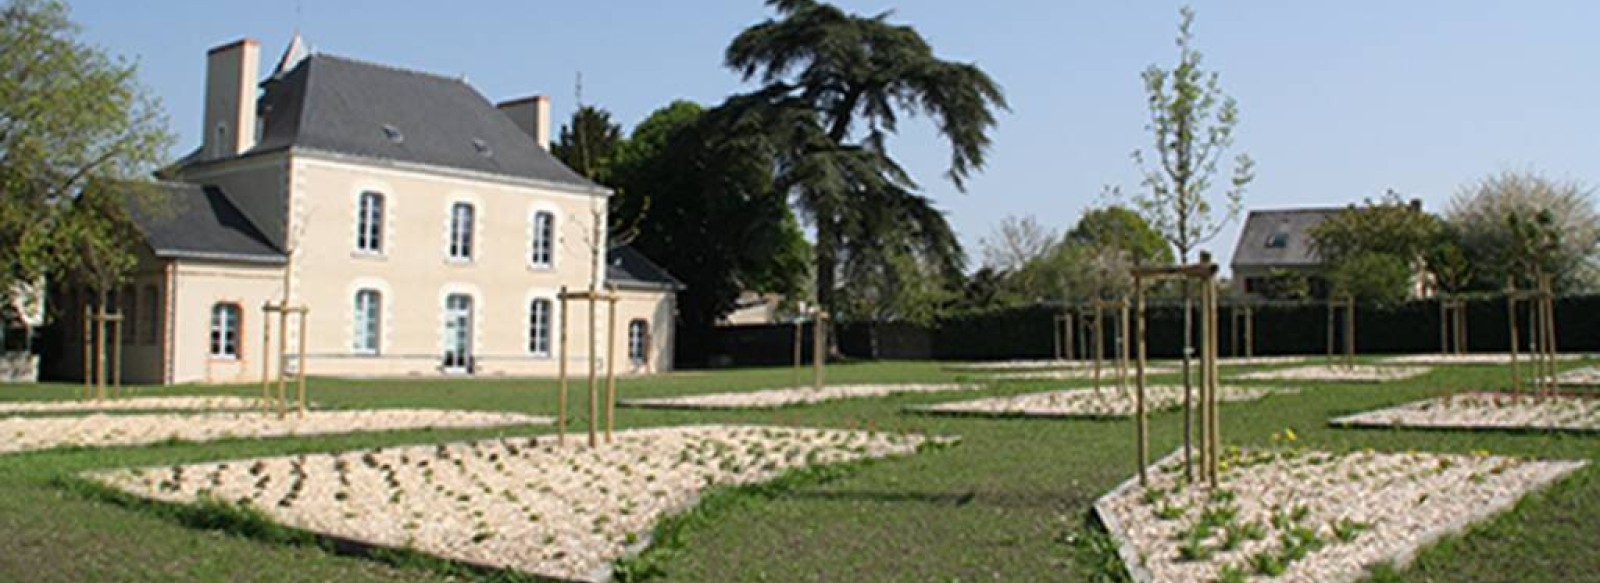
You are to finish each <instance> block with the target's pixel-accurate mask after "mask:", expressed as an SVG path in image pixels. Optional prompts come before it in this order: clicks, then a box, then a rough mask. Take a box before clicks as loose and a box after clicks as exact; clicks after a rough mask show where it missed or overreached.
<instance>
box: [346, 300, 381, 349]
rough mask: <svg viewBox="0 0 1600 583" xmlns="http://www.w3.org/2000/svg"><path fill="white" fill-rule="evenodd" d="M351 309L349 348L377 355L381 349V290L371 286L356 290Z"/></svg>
mask: <svg viewBox="0 0 1600 583" xmlns="http://www.w3.org/2000/svg"><path fill="white" fill-rule="evenodd" d="M351 309H352V310H353V312H352V313H351V319H350V321H351V324H352V328H351V332H352V334H351V342H350V348H351V350H354V351H355V353H356V354H363V355H372V356H376V355H378V354H379V353H381V352H382V351H383V292H381V291H378V290H375V289H372V288H362V289H360V290H356V295H355V301H354V304H353V305H352V306H351Z"/></svg>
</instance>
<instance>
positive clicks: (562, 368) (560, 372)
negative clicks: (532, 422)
mask: <svg viewBox="0 0 1600 583" xmlns="http://www.w3.org/2000/svg"><path fill="white" fill-rule="evenodd" d="M556 297H557V298H558V300H559V301H560V302H561V341H560V347H561V356H560V358H557V359H556V370H557V372H556V379H557V380H556V394H557V397H556V400H557V405H556V408H557V410H556V442H557V443H560V444H561V445H566V443H567V286H561V292H560V293H558V294H557V295H556Z"/></svg>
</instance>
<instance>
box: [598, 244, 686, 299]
mask: <svg viewBox="0 0 1600 583" xmlns="http://www.w3.org/2000/svg"><path fill="white" fill-rule="evenodd" d="M606 281H607V282H609V283H614V284H617V287H624V288H636V289H659V290H670V291H678V290H682V289H684V288H685V286H684V285H683V282H681V281H678V278H675V277H672V274H670V273H667V270H665V269H662V268H661V266H660V265H656V263H655V262H654V261H651V260H650V258H648V257H645V256H644V254H643V253H640V252H639V251H638V250H637V249H634V248H632V247H627V246H623V247H616V248H614V249H611V250H610V251H607V252H606Z"/></svg>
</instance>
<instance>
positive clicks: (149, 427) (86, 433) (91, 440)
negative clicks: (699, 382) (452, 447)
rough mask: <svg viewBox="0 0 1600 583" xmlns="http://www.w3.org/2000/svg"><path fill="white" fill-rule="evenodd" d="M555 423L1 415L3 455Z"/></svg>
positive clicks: (398, 415) (463, 414) (418, 416)
mask: <svg viewBox="0 0 1600 583" xmlns="http://www.w3.org/2000/svg"><path fill="white" fill-rule="evenodd" d="M551 422H552V420H551V419H550V418H549V417H535V416H531V415H519V414H514V413H491V412H479V411H450V410H441V409H368V410H357V411H310V412H307V413H306V415H305V418H303V419H302V418H300V417H298V416H296V415H295V414H293V413H290V414H289V416H288V417H286V418H284V419H279V418H278V416H277V415H275V414H263V413H208V414H195V415H179V414H153V415H88V416H83V417H6V418H0V454H5V453H15V452H21V451H33V450H41V449H53V448H57V447H70V446H77V447H109V446H119V445H143V444H150V443H158V442H161V441H166V440H168V439H179V440H184V441H212V440H217V439H234V438H244V437H284V436H293V435H319V434H328V433H359V432H365V431H394V430H399V429H423V428H430V427H431V428H446V427H495V426H507V425H548V424H550V423H551Z"/></svg>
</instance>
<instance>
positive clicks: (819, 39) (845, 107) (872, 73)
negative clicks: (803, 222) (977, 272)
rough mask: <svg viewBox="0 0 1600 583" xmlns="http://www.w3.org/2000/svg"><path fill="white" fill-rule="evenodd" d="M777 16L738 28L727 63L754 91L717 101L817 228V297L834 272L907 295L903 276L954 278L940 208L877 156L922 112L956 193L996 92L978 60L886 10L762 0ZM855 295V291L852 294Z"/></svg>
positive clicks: (827, 300) (978, 162)
mask: <svg viewBox="0 0 1600 583" xmlns="http://www.w3.org/2000/svg"><path fill="white" fill-rule="evenodd" d="M767 4H768V6H770V7H772V8H773V9H774V10H775V11H776V12H777V14H778V18H775V19H769V20H767V21H764V22H761V23H758V24H756V25H754V26H751V27H750V28H747V29H745V30H744V31H743V32H741V33H740V34H739V35H738V36H737V37H735V38H734V40H733V42H732V43H731V44H730V45H729V46H728V49H727V51H726V56H725V63H726V65H727V66H728V67H729V68H731V69H733V70H735V71H737V72H739V74H740V75H741V76H742V77H743V78H744V80H746V81H758V82H759V83H761V84H762V87H761V88H759V89H757V90H756V91H754V92H752V93H749V94H746V95H740V96H735V97H734V98H731V99H729V100H728V101H727V102H726V103H725V104H724V105H723V106H721V107H720V108H719V109H722V110H725V111H728V112H731V113H732V114H734V115H735V116H736V118H737V119H739V121H738V122H737V124H739V125H746V124H748V125H751V126H754V127H759V128H761V130H762V132H763V134H764V135H765V138H766V140H767V143H768V147H769V148H770V149H771V151H772V153H773V155H774V161H775V162H776V168H777V180H776V182H777V185H778V191H779V192H780V193H783V194H785V195H788V196H792V197H793V199H794V201H795V203H796V204H797V206H798V207H799V208H800V209H801V211H802V212H803V216H804V217H805V218H806V219H807V220H808V221H809V222H810V223H811V224H812V226H813V227H814V228H815V230H816V247H815V252H816V260H815V267H816V272H815V275H816V278H815V285H816V298H817V301H818V302H819V303H820V304H822V305H823V306H824V307H827V308H830V309H831V308H835V307H836V306H835V301H834V296H835V293H836V292H837V291H839V290H838V285H837V280H838V278H839V276H840V275H842V274H843V273H846V272H848V273H850V274H851V275H852V276H866V275H876V276H878V277H880V279H879V280H878V281H876V282H871V283H865V282H862V281H857V280H851V286H850V287H851V288H856V287H857V286H870V287H874V288H877V289H879V290H882V291H886V292H892V291H894V290H909V289H911V288H908V287H905V286H901V285H899V284H897V283H896V282H897V281H899V280H902V279H903V278H904V277H906V276H910V275H912V271H908V270H907V267H908V266H909V265H910V264H915V265H916V269H915V270H914V272H915V273H916V274H919V275H924V276H928V275H932V276H936V277H946V276H948V275H949V274H955V273H959V272H960V270H961V266H962V261H963V255H962V253H961V252H960V247H959V244H958V243H957V242H956V239H955V237H954V236H953V235H952V234H951V233H950V228H949V225H948V224H947V223H946V222H945V219H944V216H943V214H942V213H941V212H939V211H938V210H937V209H936V208H935V207H934V206H933V205H932V203H931V201H930V200H928V199H927V198H926V197H922V196H919V195H917V194H916V193H915V190H916V188H917V186H916V183H915V182H914V181H913V180H912V178H911V177H910V175H909V174H908V173H906V171H905V170H904V169H902V168H901V167H900V166H899V165H898V164H896V163H895V162H894V160H893V158H892V157H890V155H889V153H888V136H889V135H890V134H893V133H895V132H896V131H897V129H898V127H899V122H900V120H901V118H902V117H903V116H908V115H910V116H914V115H926V116H928V117H931V118H933V120H934V123H935V126H936V127H937V128H938V130H939V132H940V133H941V134H942V135H943V136H944V137H945V138H946V139H947V140H948V142H949V144H950V151H951V157H950V165H949V168H948V170H947V171H946V176H947V177H948V178H949V179H950V180H951V181H952V182H953V183H954V184H955V185H956V186H957V188H961V189H964V188H965V186H966V180H967V178H968V177H969V176H970V174H971V173H972V172H974V171H976V170H978V169H980V168H982V166H983V163H984V156H985V153H986V151H987V149H988V146H989V131H990V130H991V129H992V128H993V126H994V124H995V110H997V109H1004V108H1005V107H1006V102H1005V97H1004V95H1003V94H1002V92H1001V90H1000V87H999V85H998V84H996V83H995V82H994V81H993V80H992V79H990V78H989V76H988V75H987V74H985V73H984V72H983V71H982V70H981V69H979V68H978V67H977V66H976V65H973V64H969V63H958V62H952V61H945V60H942V59H939V58H938V57H936V56H935V55H934V53H933V49H932V47H931V46H929V45H928V43H927V42H926V41H925V40H924V39H923V38H922V36H921V35H920V34H918V33H917V32H916V30H915V29H913V28H911V27H909V26H903V25H897V24H892V23H890V22H889V21H888V18H889V14H888V13H884V14H879V15H876V16H871V17H865V16H858V15H855V14H850V13H847V12H845V11H843V10H840V9H839V8H837V7H834V6H832V5H829V4H826V3H822V2H817V1H815V0H769V1H768V3H767ZM860 291H861V290H859V289H854V290H853V291H852V293H859V292H860Z"/></svg>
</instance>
